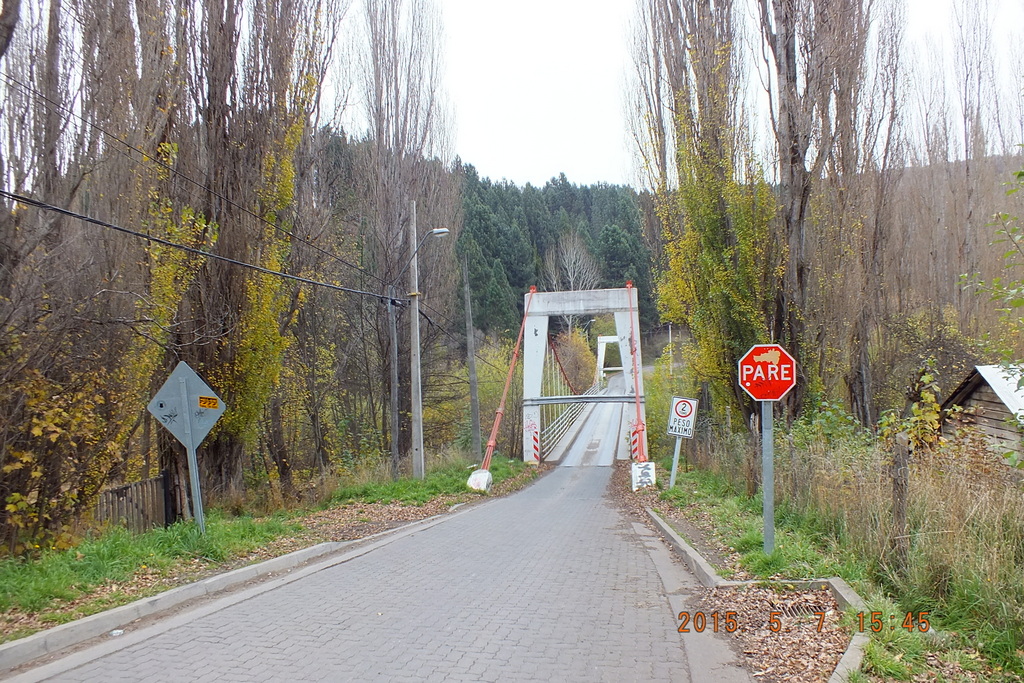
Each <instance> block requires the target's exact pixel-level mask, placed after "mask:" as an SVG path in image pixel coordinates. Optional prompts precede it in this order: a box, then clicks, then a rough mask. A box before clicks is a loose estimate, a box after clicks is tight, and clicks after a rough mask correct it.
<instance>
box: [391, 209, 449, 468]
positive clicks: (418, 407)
mask: <svg viewBox="0 0 1024 683" xmlns="http://www.w3.org/2000/svg"><path fill="white" fill-rule="evenodd" d="M409 231H410V238H409V248H410V249H411V250H412V253H411V254H410V255H409V262H408V263H406V264H405V267H403V268H402V270H400V271H399V272H398V275H396V276H395V279H394V281H395V282H398V280H400V279H401V277H402V275H404V274H405V269H406V268H410V273H409V279H410V280H411V282H410V285H411V286H410V289H411V291H410V292H409V298H410V299H411V300H412V319H411V320H410V322H409V332H410V346H411V352H410V354H409V355H410V357H411V362H410V366H411V367H410V374H411V381H410V385H411V399H412V400H411V402H412V474H413V477H415V478H416V479H423V478H424V477H425V476H426V467H425V463H424V458H423V389H422V380H421V373H420V300H419V296H420V291H419V290H420V271H419V262H418V260H417V258H416V254H417V253H418V252H419V250H420V247H422V246H423V244H424V243H425V242H426V241H427V238H428V237H440V236H441V235H447V234H448V233H449V232H450V231H449V230H448V228H434V229H433V230H429V231H427V233H426V234H425V235H423V238H422V239H421V240H420V241H419V243H418V244H417V243H416V202H412V217H411V220H410V221H409ZM388 296H390V297H391V300H389V301H388V323H389V326H390V330H389V331H390V332H391V470H392V474H393V476H395V477H396V478H397V476H398V460H399V453H398V329H397V326H396V323H395V298H396V295H395V288H394V286H393V285H392V286H391V287H389V288H388Z"/></svg>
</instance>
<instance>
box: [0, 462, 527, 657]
mask: <svg viewBox="0 0 1024 683" xmlns="http://www.w3.org/2000/svg"><path fill="white" fill-rule="evenodd" d="M526 467H528V466H527V465H526V464H525V463H523V462H520V461H509V460H507V459H506V458H502V457H495V458H494V460H493V461H492V466H491V473H492V476H493V478H494V482H495V483H496V484H497V483H499V482H501V481H504V480H506V479H509V478H511V477H514V476H515V475H516V474H518V473H520V472H522V471H523V470H524V469H525V468H526ZM472 469H474V468H473V467H468V468H467V463H466V462H464V461H451V462H448V463H446V464H444V465H442V466H439V467H437V468H435V469H433V470H431V471H430V472H429V473H428V474H427V476H426V477H425V479H423V480H421V481H417V480H411V479H402V480H399V481H390V480H388V481H376V482H372V481H371V482H366V483H363V484H359V485H350V486H343V487H341V488H338V489H337V491H336V492H335V493H334V494H333V495H332V496H331V497H330V500H329V501H328V503H327V505H322V506H319V507H321V508H322V507H329V506H332V505H340V504H344V503H347V502H351V501H363V502H380V503H388V502H399V503H403V504H411V505H422V504H424V503H426V502H428V501H429V500H431V499H433V498H435V497H436V496H439V495H445V494H470V495H482V494H479V493H477V492H473V491H471V490H470V489H469V488H467V486H466V480H467V479H468V477H469V474H470V472H471V470H472ZM303 512H308V510H306V511H303V510H290V511H288V512H287V513H285V512H278V513H275V514H272V515H269V516H267V517H262V518H254V517H252V516H247V515H241V516H230V515H228V514H226V513H225V512H224V511H223V510H219V509H217V508H213V509H211V510H208V512H207V516H206V534H205V535H204V534H200V533H199V529H198V527H197V526H196V525H195V524H193V523H192V522H179V523H177V524H174V525H172V526H170V527H167V528H164V529H154V530H152V531H149V532H147V533H144V534H138V535H135V534H131V533H129V532H128V531H126V530H125V529H123V528H121V527H113V528H110V529H107V530H106V531H104V532H102V533H99V534H96V535H94V536H90V537H87V538H85V539H84V540H83V541H82V542H81V543H80V544H79V545H77V546H76V547H74V548H71V549H68V550H62V551H44V552H42V553H41V554H39V555H37V556H35V557H31V558H4V559H0V614H2V613H4V612H8V611H9V610H18V611H21V612H25V613H43V614H41V615H40V620H41V621H44V622H50V623H55V624H56V623H64V622H66V621H71V620H73V619H75V618H78V617H80V616H85V615H87V614H92V613H95V612H99V611H102V610H104V609H109V608H111V607H115V606H117V605H121V604H125V603H126V602H129V601H131V600H133V599H136V598H138V597H141V596H140V595H139V594H138V593H135V594H126V593H122V592H119V591H117V590H113V591H111V592H110V593H107V594H104V595H97V596H95V597H93V598H92V599H88V596H89V595H90V593H92V592H94V591H95V589H97V588H98V587H100V586H103V585H107V586H110V585H117V584H121V583H125V582H128V581H130V580H131V579H132V578H133V577H135V576H138V575H139V574H141V573H147V574H152V573H156V574H167V573H170V572H177V571H179V570H180V569H181V568H182V566H183V564H185V563H189V562H191V561H193V560H201V561H202V562H203V563H205V564H219V563H224V562H227V561H229V560H231V559H233V558H236V557H240V556H244V555H246V554H248V553H250V552H251V551H253V550H256V549H258V548H260V547H263V546H265V545H266V544H268V543H269V542H271V541H273V540H275V539H277V538H281V537H283V536H293V535H297V534H301V533H303V527H302V525H301V524H300V523H299V522H298V521H296V520H295V517H297V516H299V515H301V514H303ZM367 521H369V519H367ZM157 590H159V588H157V587H154V588H153V589H152V590H151V591H150V592H156V591H157ZM83 598H86V600H85V602H84V603H82V602H80V603H79V604H77V605H75V606H74V607H72V608H67V609H61V607H62V606H65V607H67V603H71V602H73V601H81V600H82V599H83ZM31 632H32V629H28V630H26V629H21V630H19V631H17V632H14V633H11V634H9V635H8V636H7V637H6V639H7V640H9V639H12V638H16V637H23V636H25V635H29V633H31ZM3 640H5V638H0V642H2V641H3Z"/></svg>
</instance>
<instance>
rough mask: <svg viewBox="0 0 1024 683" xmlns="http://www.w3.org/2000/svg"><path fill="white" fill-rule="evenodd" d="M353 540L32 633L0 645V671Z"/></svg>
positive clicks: (322, 545)
mask: <svg viewBox="0 0 1024 683" xmlns="http://www.w3.org/2000/svg"><path fill="white" fill-rule="evenodd" d="M352 543H353V541H346V542H343V543H320V544H319V545H314V546H310V547H309V548H303V549H302V550H296V551H295V552H292V553H288V554H287V555H282V556H280V557H275V558H273V559H270V560H266V561H264V562H260V563H258V564H253V565H249V566H248V567H240V568H238V569H235V570H232V571H230V572H225V573H224V574H218V575H216V576H211V577H209V578H207V579H203V580H201V581H197V582H195V583H189V584H186V585H184V586H178V587H177V588H172V589H170V590H168V591H164V592H163V593H159V594H157V595H153V596H150V597H148V598H141V599H139V600H136V601H135V602H130V603H128V604H127V605H122V606H120V607H115V608H114V609H110V610H107V611H105V612H98V613H96V614H93V615H90V616H88V617H84V618H82V619H77V620H75V621H72V622H69V623H67V624H62V625H60V626H55V627H54V628H51V629H47V630H45V631H40V632H39V633H34V634H32V635H30V636H26V637H24V638H20V639H18V640H14V641H11V642H9V643H4V644H3V645H0V674H2V673H3V672H5V671H9V670H10V669H13V668H14V667H16V666H19V665H21V664H24V663H25V662H29V661H32V660H33V659H38V658H39V657H43V656H45V655H49V654H53V653H55V652H59V651H60V650H63V649H64V648H67V647H70V646H72V645H77V644H78V643H80V642H82V641H84V640H88V639H90V638H95V637H96V636H100V635H103V634H104V633H108V632H110V631H112V630H114V629H117V628H119V627H122V626H125V625H127V624H130V623H131V622H133V621H135V620H136V619H141V618H143V617H148V616H151V615H153V614H156V613H158V612H163V611H165V610H168V609H172V608H174V607H177V606H179V605H182V604H184V603H186V602H188V601H190V600H195V599H196V598H202V597H205V596H207V595H212V594H214V593H219V592H221V591H224V590H227V589H229V588H234V587H235V586H239V585H241V584H243V583H245V582H247V581H251V580H253V579H257V578H260V577H264V576H268V575H270V574H274V573H277V572H281V571H286V570H289V569H293V568H295V567H297V566H299V565H301V564H303V563H304V562H308V561H310V560H313V559H316V558H319V557H323V556H324V555H329V554H331V553H335V552H337V551H339V550H341V549H343V548H345V547H347V546H349V545H351V544H352Z"/></svg>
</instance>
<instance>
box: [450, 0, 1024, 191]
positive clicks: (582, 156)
mask: <svg viewBox="0 0 1024 683" xmlns="http://www.w3.org/2000/svg"><path fill="white" fill-rule="evenodd" d="M437 2H438V3H439V5H440V7H441V11H442V14H443V20H444V27H445V40H446V50H445V54H446V56H445V59H446V68H447V79H446V80H447V90H448V94H449V98H450V103H451V108H452V111H453V113H454V119H455V121H454V124H455V150H454V151H455V152H456V153H457V154H459V155H460V156H461V157H462V160H463V161H464V162H466V163H471V164H473V165H474V166H476V167H477V170H478V171H479V172H480V174H481V175H482V176H488V177H490V178H491V179H493V180H498V179H501V178H506V179H508V180H511V181H513V182H515V183H517V184H519V185H523V184H525V183H527V182H529V183H532V184H534V185H543V184H544V183H545V182H546V181H547V180H548V179H550V178H552V177H553V176H556V175H558V174H559V173H565V174H566V176H567V177H568V179H569V180H570V181H571V182H574V183H577V184H582V185H587V184H592V183H597V182H609V183H620V184H634V174H633V164H632V153H631V149H630V146H629V143H628V130H629V127H628V125H627V123H626V118H625V103H624V93H625V79H626V74H627V70H628V69H629V65H630V57H629V43H630V38H629V36H630V24H631V20H632V16H633V7H634V5H635V3H634V1H633V0H514V1H510V0H437ZM992 2H993V7H995V8H996V12H997V13H998V14H999V20H998V21H997V22H996V27H997V32H1001V33H1002V34H1003V37H1002V38H1001V39H1000V40H1001V41H1005V39H1006V36H1007V35H1008V34H1009V33H1010V32H1011V31H1013V32H1015V33H1016V35H1017V40H1018V42H1020V37H1021V36H1022V35H1024V30H1022V26H1024V12H1022V6H1024V2H1022V0H992ZM950 3H951V0H908V16H907V20H908V38H909V39H912V40H914V41H922V40H925V41H928V42H930V43H932V44H937V43H941V42H942V41H943V40H944V38H945V37H948V35H949V34H950V31H951V29H950V28H949V26H950V20H949V17H950V16H951V14H950Z"/></svg>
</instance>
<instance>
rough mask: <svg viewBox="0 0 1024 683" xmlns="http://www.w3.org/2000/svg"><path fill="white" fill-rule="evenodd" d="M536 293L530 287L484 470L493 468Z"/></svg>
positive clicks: (488, 440) (534, 288)
mask: <svg viewBox="0 0 1024 683" xmlns="http://www.w3.org/2000/svg"><path fill="white" fill-rule="evenodd" d="M536 292H537V288H536V287H530V296H529V297H527V299H526V310H525V311H524V312H523V324H522V325H520V326H519V338H518V339H516V347H515V350H514V351H513V352H512V364H511V365H510V366H509V368H508V378H506V379H505V390H504V391H502V392H501V403H499V404H498V410H497V411H495V413H494V426H493V427H491V435H490V437H488V439H487V453H486V455H484V461H483V463H482V464H481V465H480V469H482V470H489V469H490V468H491V456H492V455H494V447H495V445H496V444H497V438H498V429H499V428H500V427H501V418H502V416H504V414H505V399H506V398H507V397H508V389H509V387H510V386H512V375H513V374H515V371H516V362H517V361H518V360H519V347H520V345H522V343H523V332H524V331H525V330H526V318H527V316H529V315H530V304H531V303H532V302H533V295H534V294H536Z"/></svg>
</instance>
